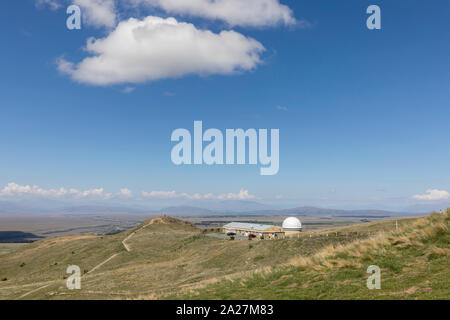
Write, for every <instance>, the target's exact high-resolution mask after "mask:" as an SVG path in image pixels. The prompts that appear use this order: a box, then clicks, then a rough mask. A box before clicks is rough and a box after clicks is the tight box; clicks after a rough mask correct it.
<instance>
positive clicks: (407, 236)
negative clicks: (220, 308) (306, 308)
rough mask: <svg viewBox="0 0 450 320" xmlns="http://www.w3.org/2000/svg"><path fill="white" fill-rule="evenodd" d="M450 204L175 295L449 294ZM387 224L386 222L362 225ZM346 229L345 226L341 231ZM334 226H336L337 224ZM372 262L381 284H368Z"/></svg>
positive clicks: (373, 296)
mask: <svg viewBox="0 0 450 320" xmlns="http://www.w3.org/2000/svg"><path fill="white" fill-rule="evenodd" d="M449 222H450V210H447V212H446V213H445V214H437V213H434V214H431V215H430V216H427V217H425V218H419V219H408V220H403V221H401V227H400V228H399V230H398V231H394V232H377V233H374V235H373V236H371V237H369V238H367V239H364V240H358V241H354V242H352V243H350V244H347V245H340V244H333V245H330V246H327V247H325V248H323V249H321V250H319V251H318V252H317V253H315V254H314V255H312V256H309V257H304V256H299V257H296V258H293V259H292V260H290V261H289V263H288V264H287V265H284V266H276V267H272V268H269V269H265V270H260V271H259V272H257V273H255V274H253V275H251V276H249V277H240V278H237V279H234V280H231V281H220V282H218V283H216V284H213V285H209V286H206V287H204V288H201V289H199V290H191V291H189V292H184V293H182V294H179V295H176V296H172V298H181V299H416V298H420V299H450V259H449V255H450V232H449V231H450V230H449ZM367 227H369V230H372V231H376V230H377V228H379V229H381V230H383V228H382V227H383V223H379V224H378V226H377V224H376V223H375V224H372V225H364V226H362V227H361V228H360V230H363V229H365V228H367ZM343 230H345V228H342V229H341V230H340V231H343ZM333 231H336V230H333ZM369 265H377V266H379V267H380V268H381V289H380V290H368V289H367V287H366V279H367V277H368V276H369V274H367V273H366V270H367V267H368V266H369Z"/></svg>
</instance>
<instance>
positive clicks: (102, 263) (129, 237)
mask: <svg viewBox="0 0 450 320" xmlns="http://www.w3.org/2000/svg"><path fill="white" fill-rule="evenodd" d="M153 222H154V221H153V219H152V220H151V221H150V222H149V223H147V224H145V225H143V226H142V227H140V228H139V229H137V230H136V231H133V232H132V233H130V234H129V235H128V236H127V237H126V238H125V239H123V240H122V245H123V247H124V248H125V250H126V251H127V252H131V248H130V247H129V246H128V245H127V244H126V241H128V240H130V239H131V237H132V236H134V235H135V234H136V233H137V232H138V231H141V230H142V229H144V228H146V227H147V226H149V225H151V224H153ZM119 254H120V252H119V253H115V254H113V255H112V256H111V257H109V258H108V259H106V260H105V261H103V262H101V263H99V264H98V265H96V266H95V267H94V268H92V269H91V270H90V271H89V272H87V273H86V274H85V275H83V277H84V276H86V275H88V274H90V273H92V272H94V271H95V270H97V269H98V268H100V267H102V266H103V265H104V264H106V263H108V262H109V261H111V260H112V259H114V258H115V257H117V256H118V255H119ZM60 281H61V280H55V281H52V282H51V283H48V284H46V285H44V286H41V287H39V288H36V289H34V290H31V291H29V292H27V293H25V294H23V295H21V296H20V297H19V298H18V299H23V298H25V297H27V296H29V295H30V294H33V293H35V292H37V291H39V290H41V289H45V288H47V287H48V286H50V285H51V284H54V283H57V282H60ZM26 286H29V285H26ZM0 289H2V288H0Z"/></svg>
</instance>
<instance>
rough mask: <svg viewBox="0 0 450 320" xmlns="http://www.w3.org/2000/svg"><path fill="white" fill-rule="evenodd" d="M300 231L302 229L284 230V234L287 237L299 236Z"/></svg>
mask: <svg viewBox="0 0 450 320" xmlns="http://www.w3.org/2000/svg"><path fill="white" fill-rule="evenodd" d="M300 233H301V231H300V230H284V234H285V236H286V237H298V236H299V235H300Z"/></svg>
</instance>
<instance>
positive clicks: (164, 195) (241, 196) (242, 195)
mask: <svg viewBox="0 0 450 320" xmlns="http://www.w3.org/2000/svg"><path fill="white" fill-rule="evenodd" d="M142 196H143V197H145V198H149V199H189V200H208V199H214V200H249V199H256V196H255V195H252V194H250V193H249V191H248V190H244V189H242V190H241V191H239V192H238V193H232V192H230V193H222V194H213V193H192V194H189V193H185V192H182V193H179V192H176V191H150V192H146V191H142Z"/></svg>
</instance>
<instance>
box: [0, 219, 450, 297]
mask: <svg viewBox="0 0 450 320" xmlns="http://www.w3.org/2000/svg"><path fill="white" fill-rule="evenodd" d="M448 223H449V214H448V213H447V214H446V215H437V216H436V215H431V216H429V217H426V218H420V219H404V220H399V225H400V228H401V230H400V231H399V232H398V233H393V232H392V229H393V226H394V221H392V220H391V221H380V222H373V223H370V224H361V225H353V226H350V227H344V228H334V229H330V230H328V231H327V230H321V231H320V233H319V232H314V233H308V232H306V233H304V234H303V236H302V237H301V238H298V239H280V240H274V241H229V240H224V239H219V238H216V237H212V236H210V235H208V234H206V233H205V232H204V231H203V230H201V229H199V228H197V227H195V226H194V225H192V224H190V223H188V222H185V221H182V220H179V219H174V218H171V217H165V216H163V217H157V218H153V219H149V220H146V221H144V222H143V223H142V224H141V225H139V226H138V227H136V228H134V229H131V230H127V231H125V232H121V233H118V234H114V235H108V236H95V235H84V236H68V237H61V238H47V239H43V240H39V241H36V242H34V243H32V244H29V245H24V246H22V247H20V248H18V249H17V250H16V251H13V252H10V253H7V254H3V255H2V256H1V259H0V280H2V279H3V280H4V281H0V299H164V298H183V299H184V298H207V299H209V298H218V299H220V298H225V299H226V298H279V299H297V298H327V297H337V296H335V295H333V292H334V293H337V292H338V293H339V292H341V290H344V289H342V288H351V290H349V292H347V294H346V295H343V296H342V297H343V298H345V297H347V298H361V297H366V298H371V296H368V295H367V293H366V294H365V293H364V290H363V289H364V285H365V280H364V276H365V268H367V265H368V264H369V263H379V264H380V267H381V268H382V270H383V277H384V278H383V279H384V280H383V281H384V282H383V285H386V286H389V284H390V282H389V281H390V280H389V279H394V277H395V278H401V274H399V273H402V272H403V277H404V278H405V279H406V280H405V284H402V285H404V286H406V284H407V283H408V284H409V282H412V281H413V280H414V279H417V278H420V279H421V280H420V282H418V284H416V286H417V285H424V284H423V283H424V282H425V281H430V283H428V284H426V285H424V286H425V287H424V288H431V291H426V290H429V289H426V290H425V291H423V292H422V291H421V289H420V290H419V289H417V290H416V289H414V290H413V289H412V291H414V292H419V293H420V294H422V293H424V294H425V297H434V296H437V297H443V296H445V295H443V292H444V291H443V289H442V287H443V286H444V285H445V284H446V283H445V282H442V279H449V278H450V277H449V274H448V270H449V269H450V268H449V264H448V241H449V233H448ZM382 231H384V233H380V232H382ZM326 232H329V234H328V233H327V234H326ZM332 232H333V233H332ZM399 241H400V242H399ZM377 250H381V251H380V252H381V253H383V255H381V253H380V252H379V251H377ZM417 257H419V258H417ZM417 261H419V262H417ZM416 262H417V265H416V264H415V263H416ZM68 265H78V266H80V268H81V269H82V270H83V271H85V272H86V274H85V275H83V278H82V289H81V290H72V291H70V290H68V289H67V288H66V285H65V280H63V276H64V275H66V273H65V272H66V268H67V266H68ZM419 267H420V268H419ZM408 270H409V271H411V272H409V271H408ZM416 272H419V273H418V274H417V275H414V274H415V273H416ZM335 276H336V277H337V278H334V277H335ZM444 276H445V277H446V278H441V277H444ZM5 279H6V280H5ZM438 279H441V280H440V281H438ZM347 282H348V283H349V284H350V285H349V286H347ZM305 283H306V284H305ZM447 285H448V283H447ZM305 286H306V287H305ZM439 286H441V287H439ZM411 287H413V285H411ZM419 287H420V286H419ZM402 288H403V287H402ZM408 288H409V287H408ZM408 288H406V287H405V289H404V290H408ZM420 288H421V287H420ZM356 289H357V290H356ZM365 290H367V289H365ZM367 291H368V290H367ZM444 293H445V294H447V296H448V291H445V292H444ZM396 297H399V298H400V297H403V296H401V295H398V296H396ZM406 297H409V296H406ZM412 297H414V295H413V296H412Z"/></svg>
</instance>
